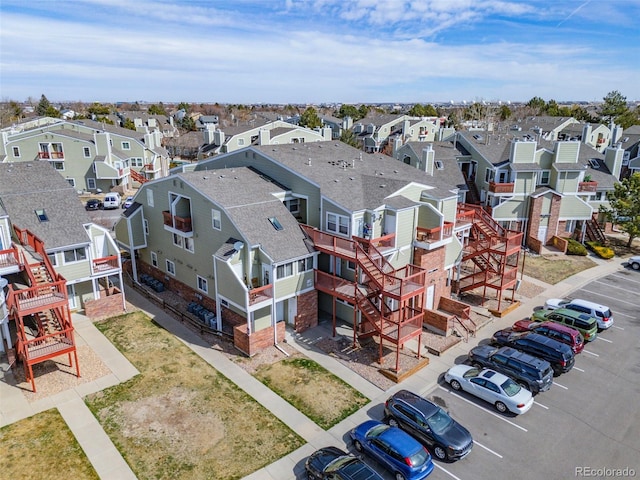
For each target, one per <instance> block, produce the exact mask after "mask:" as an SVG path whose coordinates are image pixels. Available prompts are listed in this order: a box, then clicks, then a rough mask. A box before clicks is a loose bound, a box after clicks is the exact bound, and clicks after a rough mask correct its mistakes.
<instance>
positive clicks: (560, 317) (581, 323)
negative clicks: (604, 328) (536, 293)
mask: <svg viewBox="0 0 640 480" xmlns="http://www.w3.org/2000/svg"><path fill="white" fill-rule="evenodd" d="M531 320H534V321H536V322H547V321H550V322H556V323H561V324H562V325H566V326H567V327H571V328H575V329H576V330H578V331H579V332H580V333H581V334H582V336H583V337H584V341H585V342H592V341H594V340H595V339H596V337H597V336H598V321H597V320H596V319H595V317H592V316H590V315H587V314H586V313H580V312H576V311H575V310H569V309H568V308H558V309H557V310H551V311H548V310H538V311H537V312H533V315H531Z"/></svg>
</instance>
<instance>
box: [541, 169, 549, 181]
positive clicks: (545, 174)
mask: <svg viewBox="0 0 640 480" xmlns="http://www.w3.org/2000/svg"><path fill="white" fill-rule="evenodd" d="M550 178H551V170H542V171H541V172H540V185H549V179H550Z"/></svg>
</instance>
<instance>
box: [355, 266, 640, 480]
mask: <svg viewBox="0 0 640 480" xmlns="http://www.w3.org/2000/svg"><path fill="white" fill-rule="evenodd" d="M639 293H640V274H638V272H634V271H631V270H630V269H628V268H627V269H625V270H623V271H620V272H616V273H614V274H611V275H608V276H606V277H603V278H600V279H597V280H594V281H592V282H590V283H588V284H587V285H585V286H583V287H582V288H580V289H579V290H576V291H574V292H573V293H572V294H571V295H570V298H583V299H587V300H591V301H594V302H597V303H602V304H605V305H608V306H609V307H610V308H611V310H612V312H613V315H614V318H615V325H614V326H613V327H611V328H610V329H609V330H607V331H604V332H601V333H600V334H599V336H598V338H597V339H596V340H595V341H593V342H591V343H588V344H587V345H586V346H585V350H584V351H583V352H582V353H581V354H580V355H578V357H577V358H576V364H575V367H574V368H573V370H572V371H570V372H568V373H566V374H563V375H561V376H559V377H555V379H554V385H553V387H552V388H551V390H550V391H548V392H544V393H541V394H539V395H537V396H536V397H535V403H534V406H533V408H532V409H531V410H530V411H529V412H527V413H525V414H524V415H521V416H507V415H502V414H499V413H498V412H496V411H495V410H494V409H493V408H492V407H491V405H489V404H487V403H484V402H483V401H481V400H478V399H476V398H475V397H472V396H470V395H468V394H466V393H464V392H461V393H458V392H455V391H453V390H452V389H451V388H450V387H449V386H448V385H447V384H445V383H444V382H440V384H439V385H438V386H437V387H436V388H435V389H434V390H432V391H431V392H429V394H427V395H426V396H427V398H429V399H431V400H432V401H434V402H436V403H438V404H440V405H441V406H443V407H445V408H446V410H448V411H449V412H450V413H451V415H452V416H453V417H454V418H456V419H457V420H458V421H459V422H460V423H461V424H463V425H464V426H466V427H467V428H468V429H469V430H470V431H471V433H472V435H473V437H474V441H475V446H474V449H473V451H472V452H471V454H470V455H469V456H468V457H466V458H465V459H463V460H461V461H459V462H456V463H451V464H447V463H442V462H434V463H435V464H436V469H435V470H434V471H433V473H432V474H431V476H430V477H429V478H433V479H456V480H490V479H491V480H494V479H496V478H516V479H520V480H525V479H534V478H535V479H540V478H545V479H568V478H581V477H591V478H607V477H611V478H615V477H616V475H615V473H616V472H615V471H609V472H606V471H603V470H602V469H625V468H626V469H631V470H627V471H626V474H627V475H626V476H633V475H630V473H634V472H635V476H636V477H640V357H639V356H638V353H639V351H640V295H639ZM488 328H490V329H491V330H490V331H488V332H483V335H484V336H490V335H491V334H492V333H493V331H495V330H496V329H497V327H488ZM462 360H464V358H459V359H457V361H462ZM376 410H377V409H376ZM380 412H381V408H380ZM365 460H366V461H367V462H369V461H370V460H369V459H368V458H365ZM372 463H373V464H374V465H375V463H374V462H372ZM378 468H379V469H380V470H379V471H383V470H382V467H379V466H378ZM598 470H599V471H598ZM624 476H625V471H624V470H622V472H618V475H617V477H624ZM384 478H389V479H391V478H392V477H391V476H390V475H386V474H385V477H384Z"/></svg>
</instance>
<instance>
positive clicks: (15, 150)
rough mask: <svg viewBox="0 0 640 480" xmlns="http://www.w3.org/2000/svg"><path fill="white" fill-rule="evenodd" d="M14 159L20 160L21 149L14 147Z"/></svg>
mask: <svg viewBox="0 0 640 480" xmlns="http://www.w3.org/2000/svg"><path fill="white" fill-rule="evenodd" d="M12 150H13V157H14V158H20V147H13V148H12Z"/></svg>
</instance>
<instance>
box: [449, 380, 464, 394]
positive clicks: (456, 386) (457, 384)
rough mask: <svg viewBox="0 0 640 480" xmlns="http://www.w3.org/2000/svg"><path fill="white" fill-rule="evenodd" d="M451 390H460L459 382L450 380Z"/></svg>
mask: <svg viewBox="0 0 640 480" xmlns="http://www.w3.org/2000/svg"><path fill="white" fill-rule="evenodd" d="M450 385H451V388H453V389H454V390H457V391H460V390H462V385H460V382H459V381H458V380H451V383H450Z"/></svg>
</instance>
